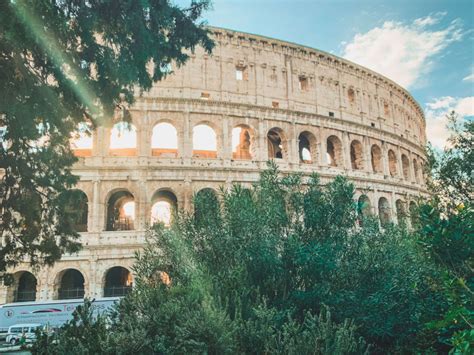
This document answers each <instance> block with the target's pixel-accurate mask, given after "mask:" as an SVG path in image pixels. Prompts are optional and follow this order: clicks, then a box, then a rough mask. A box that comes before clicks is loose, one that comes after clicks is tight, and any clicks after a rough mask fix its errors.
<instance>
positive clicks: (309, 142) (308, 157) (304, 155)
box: [298, 131, 317, 164]
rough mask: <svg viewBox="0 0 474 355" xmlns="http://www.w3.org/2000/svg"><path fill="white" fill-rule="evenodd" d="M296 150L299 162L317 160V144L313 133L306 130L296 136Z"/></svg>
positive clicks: (309, 162) (308, 162) (307, 162)
mask: <svg viewBox="0 0 474 355" xmlns="http://www.w3.org/2000/svg"><path fill="white" fill-rule="evenodd" d="M298 150H299V154H300V162H301V163H305V164H311V163H314V162H315V161H317V157H316V153H317V145H316V137H315V136H314V134H312V133H311V132H307V131H305V132H302V133H300V135H299V136H298Z"/></svg>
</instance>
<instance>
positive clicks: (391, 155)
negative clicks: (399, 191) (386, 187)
mask: <svg viewBox="0 0 474 355" xmlns="http://www.w3.org/2000/svg"><path fill="white" fill-rule="evenodd" d="M388 171H389V173H390V176H392V177H394V176H396V175H397V156H396V155H395V152H394V151H393V150H391V149H389V151H388Z"/></svg>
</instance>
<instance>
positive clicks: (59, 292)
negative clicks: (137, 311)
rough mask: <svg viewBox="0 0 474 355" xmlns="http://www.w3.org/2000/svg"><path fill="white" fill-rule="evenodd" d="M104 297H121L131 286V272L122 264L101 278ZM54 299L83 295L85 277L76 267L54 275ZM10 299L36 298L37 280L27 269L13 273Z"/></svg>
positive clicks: (27, 299)
mask: <svg viewBox="0 0 474 355" xmlns="http://www.w3.org/2000/svg"><path fill="white" fill-rule="evenodd" d="M102 285H103V290H102V294H103V296H104V297H122V296H125V295H126V294H127V293H128V292H130V291H131V289H132V287H133V277H132V273H131V272H130V271H129V270H128V269H127V268H124V267H122V266H114V267H112V268H110V269H108V270H107V271H106V272H105V274H104V275H103V280H102ZM54 287H55V289H54V295H55V296H54V299H58V300H66V299H78V298H84V295H85V278H84V275H83V274H82V273H81V272H80V271H79V270H77V269H74V268H69V269H65V270H62V271H61V272H59V273H58V274H57V275H56V276H55V280H54ZM10 289H12V290H13V292H12V297H11V301H13V302H29V301H35V300H36V299H37V290H38V280H37V279H36V277H35V276H34V275H33V274H32V273H31V272H29V271H19V272H17V273H15V274H14V275H13V284H12V285H11V286H10Z"/></svg>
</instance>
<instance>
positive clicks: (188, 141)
mask: <svg viewBox="0 0 474 355" xmlns="http://www.w3.org/2000/svg"><path fill="white" fill-rule="evenodd" d="M192 131H193V128H192V127H191V115H190V113H189V112H188V111H187V112H185V113H184V132H183V137H182V139H181V141H182V142H183V152H182V154H183V158H184V159H188V160H189V159H191V157H192V156H193V136H192Z"/></svg>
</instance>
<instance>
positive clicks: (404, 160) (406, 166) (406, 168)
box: [402, 154, 410, 181]
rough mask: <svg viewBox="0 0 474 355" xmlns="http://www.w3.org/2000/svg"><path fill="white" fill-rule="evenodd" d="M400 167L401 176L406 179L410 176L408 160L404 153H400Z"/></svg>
mask: <svg viewBox="0 0 474 355" xmlns="http://www.w3.org/2000/svg"><path fill="white" fill-rule="evenodd" d="M402 169H403V178H404V179H405V180H407V181H408V180H409V177H410V161H409V160H408V157H407V156H406V155H405V154H402Z"/></svg>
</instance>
